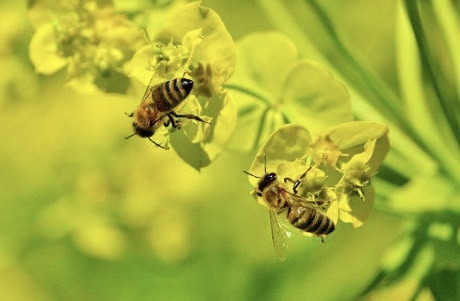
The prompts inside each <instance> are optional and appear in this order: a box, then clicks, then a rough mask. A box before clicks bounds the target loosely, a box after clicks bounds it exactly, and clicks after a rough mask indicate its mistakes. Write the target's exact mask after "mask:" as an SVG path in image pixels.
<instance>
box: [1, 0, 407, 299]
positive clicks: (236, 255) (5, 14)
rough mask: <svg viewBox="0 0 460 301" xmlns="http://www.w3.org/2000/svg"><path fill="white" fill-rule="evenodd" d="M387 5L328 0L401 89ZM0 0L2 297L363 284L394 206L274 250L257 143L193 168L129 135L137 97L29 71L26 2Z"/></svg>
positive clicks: (251, 291)
mask: <svg viewBox="0 0 460 301" xmlns="http://www.w3.org/2000/svg"><path fill="white" fill-rule="evenodd" d="M203 5H206V6H209V7H211V8H213V9H214V10H215V11H217V12H218V13H219V14H220V16H221V18H222V20H223V21H224V23H225V24H226V26H227V29H228V30H229V32H230V34H232V36H233V38H234V39H235V40H237V39H238V38H240V37H242V36H244V34H246V33H249V32H253V31H258V30H267V29H271V28H272V27H271V25H270V24H269V22H268V21H267V20H266V18H265V17H264V15H263V14H262V12H261V11H260V10H259V8H258V6H257V5H256V4H254V3H253V2H252V1H244V0H236V1H221V0H210V1H203ZM395 5H396V1H393V0H392V1H382V0H381V1H378V0H372V1H368V0H357V1H349V0H348V1H346V0H340V1H325V7H326V9H327V11H328V13H329V14H330V16H331V18H332V19H333V20H334V24H336V26H337V27H338V28H340V29H341V32H342V33H344V37H345V38H346V39H347V40H348V41H349V42H350V44H352V45H353V48H354V49H355V50H357V51H358V52H359V55H360V56H361V57H362V58H364V60H366V63H368V64H369V65H370V66H371V68H372V71H373V72H375V73H377V74H379V75H380V76H381V77H382V78H383V79H384V80H385V81H386V82H387V83H388V84H389V85H390V86H391V87H393V88H395V89H397V80H396V78H397V77H396V75H395V70H394V69H395V68H394V61H395V57H394V42H393V41H394V10H395ZM0 8H1V9H0V25H1V26H0V28H1V32H0V61H1V69H2V70H1V73H0V77H1V78H0V133H1V135H0V300H299V299H302V300H350V299H354V298H355V296H356V294H358V293H359V291H360V290H362V289H364V288H365V287H366V286H367V285H368V282H369V281H370V280H371V279H372V278H373V276H374V274H375V273H376V272H377V270H378V267H379V265H380V263H381V258H382V256H383V254H384V252H385V249H386V247H388V246H389V245H390V244H391V243H392V242H394V240H395V239H396V237H397V234H398V230H399V225H400V222H401V221H400V220H399V219H398V218H396V217H392V216H389V215H386V214H383V213H380V212H378V211H376V212H374V214H373V216H372V218H371V219H370V220H369V222H367V223H366V224H365V225H364V226H363V227H362V228H359V229H356V230H353V229H351V227H348V225H342V227H340V228H338V230H337V231H336V232H335V233H334V234H332V235H331V236H330V237H328V238H327V239H326V243H324V244H322V243H321V241H320V239H312V238H305V237H302V236H300V235H294V237H293V239H292V240H291V246H290V250H289V253H288V259H287V261H286V262H284V263H281V262H279V261H278V260H277V258H276V255H275V253H274V251H273V247H272V242H271V238H270V228H269V222H268V213H267V212H266V210H265V209H264V208H262V207H260V206H259V205H257V204H256V202H255V201H254V200H253V199H252V197H251V195H250V194H249V192H250V190H251V189H252V187H251V186H250V185H249V183H248V181H247V177H246V176H245V175H244V174H243V173H242V170H245V169H248V168H249V165H250V164H251V162H252V160H253V156H254V153H252V154H238V153H232V152H228V151H226V152H224V153H223V154H221V156H220V157H219V158H218V159H217V161H216V162H214V163H213V164H212V165H211V166H209V167H207V168H205V169H203V170H202V172H201V173H197V172H196V171H195V170H193V169H192V168H191V167H189V166H188V165H186V164H185V163H183V162H182V161H181V160H180V159H179V157H178V156H177V155H176V154H175V153H174V152H173V151H168V152H165V151H163V150H160V149H158V148H155V147H154V146H153V145H152V144H151V143H149V142H148V141H147V140H142V139H139V138H137V137H136V138H132V139H130V140H128V141H125V140H124V139H123V138H124V137H125V136H127V135H129V134H130V133H131V128H130V120H129V119H128V118H127V117H126V116H125V115H124V112H130V111H131V110H132V109H133V108H134V107H135V106H136V104H137V103H138V101H139V100H138V99H133V98H129V97H124V96H108V95H106V94H100V95H91V96H90V95H81V94H78V93H77V92H75V91H73V90H71V89H70V88H67V87H65V85H64V81H65V78H64V76H63V74H57V75H54V76H40V75H37V74H35V73H34V70H33V67H32V65H31V63H30V61H29V59H28V42H29V40H30V38H31V36H32V34H33V32H32V29H31V27H30V25H29V23H28V20H27V11H26V3H24V1H3V2H2V4H1V6H0ZM317 39H321V37H320V36H319V37H317ZM375 189H376V190H377V191H379V189H384V188H382V187H379V185H378V183H375ZM378 201H379V200H377V202H378ZM401 296H404V293H402V295H401ZM402 300H403V299H402Z"/></svg>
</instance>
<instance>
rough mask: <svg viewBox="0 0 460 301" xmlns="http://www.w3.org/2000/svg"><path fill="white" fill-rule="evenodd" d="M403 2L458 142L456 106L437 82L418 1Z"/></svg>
mask: <svg viewBox="0 0 460 301" xmlns="http://www.w3.org/2000/svg"><path fill="white" fill-rule="evenodd" d="M404 3H405V6H406V10H407V14H408V16H409V19H410V22H411V25H412V30H413V32H414V35H415V39H416V41H417V45H418V49H419V52H420V58H421V60H422V64H423V66H424V67H425V70H426V72H427V75H428V77H429V78H430V82H431V84H432V86H433V90H434V92H435V94H436V97H437V98H438V100H439V104H440V106H441V109H442V111H443V113H444V115H445V116H446V117H447V120H448V122H449V125H450V127H451V129H452V132H453V134H454V136H455V139H456V140H457V143H460V123H459V120H458V118H459V117H458V115H459V114H458V108H457V106H456V105H455V102H454V101H451V100H450V99H449V97H447V96H446V95H445V94H444V91H443V90H442V89H441V85H440V83H439V78H438V77H437V76H436V73H435V70H434V65H433V61H434V60H433V57H432V55H431V54H430V49H429V47H428V42H427V38H426V35H425V33H424V31H423V25H422V20H421V18H420V12H419V8H418V3H417V1H415V0H405V1H404Z"/></svg>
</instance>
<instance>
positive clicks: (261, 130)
mask: <svg viewBox="0 0 460 301" xmlns="http://www.w3.org/2000/svg"><path fill="white" fill-rule="evenodd" d="M269 111H270V107H267V108H265V110H264V112H263V113H262V118H261V120H260V125H259V129H258V130H257V136H256V139H255V142H254V146H253V149H254V150H255V149H257V146H258V145H259V143H260V139H261V138H262V133H263V130H264V127H265V120H266V119H267V114H268V112H269Z"/></svg>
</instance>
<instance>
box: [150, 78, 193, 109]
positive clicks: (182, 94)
mask: <svg viewBox="0 0 460 301" xmlns="http://www.w3.org/2000/svg"><path fill="white" fill-rule="evenodd" d="M192 88H193V81H192V80H190V79H187V78H175V79H173V80H169V81H166V82H164V83H162V84H160V85H159V86H158V87H156V88H155V89H154V91H153V92H152V97H153V99H154V103H155V104H156V107H157V109H158V110H159V111H161V112H169V111H172V110H173V109H174V108H175V107H177V106H178V105H179V104H180V103H181V102H182V101H184V99H185V98H187V96H188V95H189V94H190V91H192Z"/></svg>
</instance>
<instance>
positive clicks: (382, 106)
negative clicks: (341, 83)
mask: <svg viewBox="0 0 460 301" xmlns="http://www.w3.org/2000/svg"><path fill="white" fill-rule="evenodd" d="M306 2H307V4H308V5H309V6H310V7H311V9H312V10H313V11H314V13H315V15H316V16H317V18H318V20H319V22H320V23H321V24H322V26H323V28H324V29H325V30H326V32H327V34H328V35H329V37H330V39H331V42H332V43H333V44H334V46H335V47H336V48H337V50H338V51H339V53H340V54H341V55H342V57H343V59H344V62H345V63H346V64H348V67H349V69H350V71H351V72H353V73H354V76H355V77H357V78H358V79H359V80H361V81H362V82H363V83H364V84H365V85H366V87H368V88H369V89H370V91H371V92H372V93H373V94H374V95H375V100H374V103H373V105H374V106H375V107H377V108H378V110H379V111H381V112H382V113H383V114H384V115H385V116H386V117H387V118H389V119H390V120H393V121H394V122H395V123H396V124H399V125H400V126H401V127H402V128H404V129H405V130H406V131H408V132H410V133H411V134H414V133H415V132H414V131H413V130H412V127H411V125H410V124H409V123H408V121H407V119H406V118H405V116H404V109H403V107H402V102H401V101H400V99H399V98H398V97H397V96H396V95H395V94H394V93H393V92H392V91H391V90H390V89H389V88H388V87H387V86H386V85H385V84H384V83H383V82H381V81H380V80H379V79H378V78H376V77H375V76H374V75H373V74H372V73H370V72H369V71H368V70H367V69H365V68H364V67H363V66H362V65H361V63H360V62H359V60H358V59H357V58H356V56H355V55H353V53H352V52H351V51H350V50H349V49H348V48H347V47H346V46H345V44H346V43H345V42H344V41H343V40H342V39H341V38H340V36H339V34H338V32H337V31H336V30H335V26H334V24H333V23H332V21H331V19H330V18H329V17H328V16H327V14H326V13H325V11H324V9H323V8H322V7H321V6H320V5H319V4H318V2H317V1H316V0H309V1H306ZM368 100H369V101H371V100H372V99H368Z"/></svg>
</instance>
